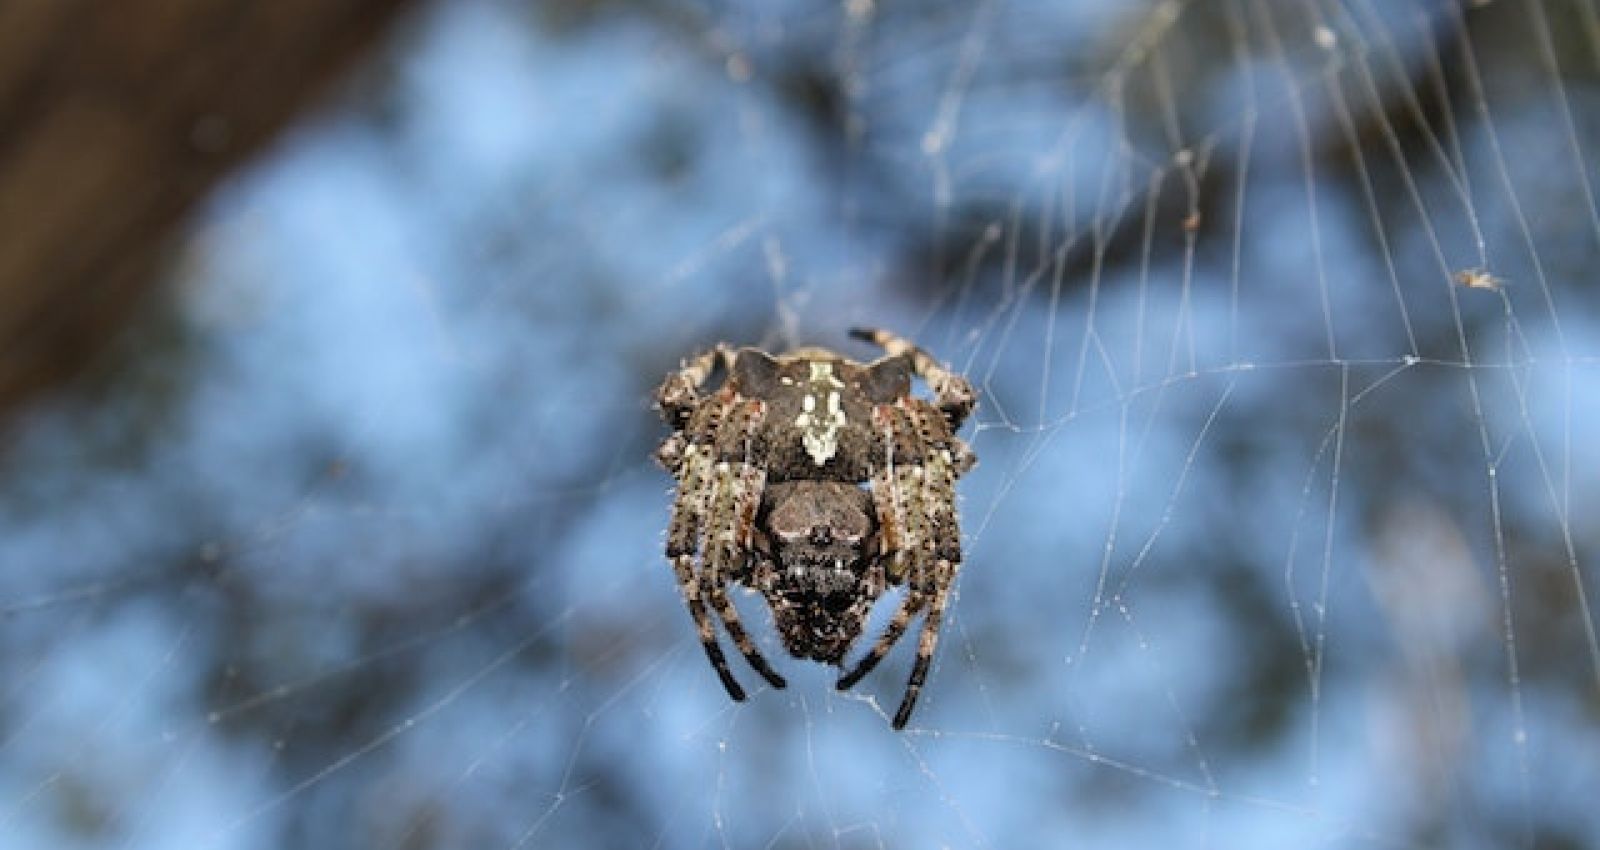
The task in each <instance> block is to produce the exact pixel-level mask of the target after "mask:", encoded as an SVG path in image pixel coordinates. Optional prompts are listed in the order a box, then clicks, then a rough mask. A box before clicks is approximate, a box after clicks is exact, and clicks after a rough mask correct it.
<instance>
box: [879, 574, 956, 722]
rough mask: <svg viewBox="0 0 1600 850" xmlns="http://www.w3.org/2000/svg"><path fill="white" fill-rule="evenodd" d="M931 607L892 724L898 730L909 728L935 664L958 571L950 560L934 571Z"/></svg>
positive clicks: (923, 622)
mask: <svg viewBox="0 0 1600 850" xmlns="http://www.w3.org/2000/svg"><path fill="white" fill-rule="evenodd" d="M934 572H935V576H934V586H935V589H934V591H933V594H932V596H933V600H932V606H931V607H930V608H929V609H928V616H927V618H926V619H924V620H923V621H922V634H921V635H920V636H918V638H917V660H916V662H915V663H914V664H912V666H911V679H910V681H909V682H907V683H906V695H905V697H904V698H902V699H901V700H900V709H899V710H898V711H896V712H895V713H894V720H893V721H892V722H891V723H890V725H891V726H893V727H894V728H896V729H904V728H906V721H908V720H910V719H911V710H912V709H914V708H916V707H917V697H918V696H919V695H920V694H921V693H922V683H923V681H924V680H926V679H927V678H928V668H929V666H931V665H932V663H933V651H934V649H935V648H936V647H938V645H939V626H940V625H941V624H942V623H943V622H944V610H945V606H946V605H948V604H949V603H950V582H951V579H952V578H953V577H954V575H955V568H954V565H952V564H951V563H950V562H949V561H940V562H939V563H938V565H937V566H936V567H935V568H934Z"/></svg>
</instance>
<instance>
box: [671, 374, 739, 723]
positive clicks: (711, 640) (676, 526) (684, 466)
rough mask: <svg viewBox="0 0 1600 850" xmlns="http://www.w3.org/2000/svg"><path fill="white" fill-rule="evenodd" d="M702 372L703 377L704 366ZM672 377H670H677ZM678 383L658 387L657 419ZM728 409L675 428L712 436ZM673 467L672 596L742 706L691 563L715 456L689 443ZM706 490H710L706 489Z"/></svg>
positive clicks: (714, 409) (704, 412) (703, 411)
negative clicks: (674, 588) (675, 591)
mask: <svg viewBox="0 0 1600 850" xmlns="http://www.w3.org/2000/svg"><path fill="white" fill-rule="evenodd" d="M716 351H717V350H716V349H714V350H713V351H712V352H708V353H707V354H706V355H702V356H701V357H699V358H696V360H695V361H694V364H698V363H702V362H705V363H709V362H710V359H711V358H714V357H715V356H716ZM694 364H691V366H689V367H685V370H684V372H683V373H678V375H683V374H685V373H689V372H690V370H691V369H692V368H693V367H694ZM705 373H709V367H707V368H706V370H705ZM705 373H701V374H699V375H698V376H697V375H694V374H688V375H687V376H686V378H685V379H686V380H689V381H693V380H695V378H696V377H698V379H699V380H701V381H703V380H704V377H705ZM678 375H675V376H674V377H677V376H678ZM683 387H684V384H682V383H676V384H675V383H674V378H668V380H667V383H665V384H663V385H662V387H661V390H660V393H659V395H658V398H659V399H660V402H661V406H662V413H663V415H667V414H668V412H669V404H671V403H672V402H671V400H670V399H671V394H672V393H674V392H676V391H678V390H680V389H682V388H683ZM697 389H698V384H695V383H690V384H689V385H688V387H687V392H688V393H689V396H690V397H691V398H692V397H694V396H695V395H697ZM731 407H732V404H731V399H730V401H729V402H725V403H713V404H708V405H705V406H704V407H702V408H699V410H698V412H697V415H696V416H694V418H693V421H687V422H684V423H682V425H680V426H678V427H685V428H686V429H687V430H688V431H690V432H691V433H696V434H705V433H711V434H718V433H720V432H721V431H722V428H723V425H724V424H725V422H726V421H727V419H728V418H730V417H728V415H727V414H728V413H729V412H730V409H731ZM675 459H676V461H677V465H676V467H675V468H673V470H672V472H673V475H674V477H676V478H677V479H678V493H677V498H676V499H675V502H674V504H673V510H672V523H671V525H670V526H668V529H667V557H668V558H669V559H670V560H671V561H672V567H673V573H674V575H675V576H676V578H677V581H678V592H679V593H680V594H681V595H682V596H683V599H684V603H685V604H686V605H687V606H688V608H689V616H691V617H693V618H694V623H695V628H696V631H697V633H698V634H699V637H700V645H701V647H702V648H704V649H705V653H706V658H707V659H708V660H709V661H710V662H711V667H712V669H714V670H715V671H716V673H717V678H718V679H721V680H722V686H723V688H724V689H726V690H727V692H728V696H729V697H731V698H733V700H734V701H735V702H743V701H744V688H742V687H740V686H739V682H738V680H736V679H735V678H734V677H733V671H731V670H729V669H728V661H727V658H726V657H724V655H723V654H722V647H721V646H720V645H719V644H718V643H717V633H716V627H715V625H714V624H713V623H712V622H711V617H710V615H709V613H708V612H707V610H706V605H705V601H704V600H703V599H702V598H701V597H702V593H703V585H702V582H701V580H700V578H699V577H698V575H697V571H696V570H695V560H696V557H697V556H698V555H699V554H700V552H701V549H702V546H701V539H702V537H703V532H704V527H705V524H706V518H707V513H708V511H709V510H710V508H711V507H712V504H711V503H712V498H711V496H712V490H711V487H712V486H714V485H712V482H713V481H714V480H715V477H716V467H717V464H716V455H715V453H714V450H713V447H711V446H707V445H703V444H701V443H699V442H697V441H695V440H694V439H693V438H690V439H689V441H688V442H687V444H686V445H684V446H683V447H682V449H681V451H679V452H678V453H677V455H676V457H675ZM708 485H710V486H708Z"/></svg>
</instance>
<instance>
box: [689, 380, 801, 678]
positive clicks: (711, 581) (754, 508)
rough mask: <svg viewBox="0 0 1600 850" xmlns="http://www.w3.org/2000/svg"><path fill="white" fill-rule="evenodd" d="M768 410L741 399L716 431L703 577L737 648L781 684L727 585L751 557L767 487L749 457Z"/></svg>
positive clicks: (762, 673)
mask: <svg viewBox="0 0 1600 850" xmlns="http://www.w3.org/2000/svg"><path fill="white" fill-rule="evenodd" d="M765 415H766V405H765V404H764V403H762V402H761V401H760V400H757V399H741V400H739V401H737V402H736V403H735V406H734V408H733V411H732V414H731V415H730V416H728V417H727V418H726V419H725V420H724V423H723V425H722V427H721V429H719V431H718V433H717V449H716V452H717V455H718V457H717V463H716V467H715V473H714V476H713V478H712V481H713V482H714V484H713V487H712V493H711V499H710V502H711V504H710V508H709V515H708V517H707V519H708V522H707V525H708V526H709V529H710V533H708V534H707V535H706V540H705V543H704V548H703V549H702V554H701V570H702V572H701V577H702V580H703V581H704V583H705V590H706V593H707V595H708V597H709V598H710V600H711V604H712V606H713V607H714V609H715V610H716V612H717V616H718V617H719V618H721V620H722V625H723V627H724V628H725V629H727V631H728V636H729V637H730V638H732V639H733V643H734V645H735V646H737V647H738V649H739V653H740V654H741V655H743V656H744V658H745V660H746V661H748V662H749V663H750V666H751V667H752V668H754V669H755V671H756V672H757V673H759V674H761V678H763V679H766V680H767V683H768V684H770V685H772V686H773V687H774V688H782V687H785V686H786V685H787V684H788V683H787V682H785V681H784V679H783V677H782V676H779V675H778V674H777V673H776V672H775V671H774V670H773V669H772V667H771V666H770V665H769V664H767V660H766V658H765V657H763V656H762V655H761V652H760V650H758V649H756V646H755V643H754V642H752V641H751V640H750V635H749V633H748V632H746V631H745V628H744V623H743V622H742V621H741V620H740V619H739V612H738V610H737V609H736V608H734V607H733V601H732V600H730V599H729V598H728V594H727V592H726V590H725V588H726V586H727V584H728V582H730V581H732V580H734V578H735V576H736V575H738V573H739V572H740V571H741V569H742V568H743V567H744V565H745V560H746V559H747V558H748V557H749V552H750V549H751V545H752V543H753V541H754V538H755V524H756V513H757V512H758V511H759V510H760V507H761V497H762V493H763V492H765V490H766V480H767V478H766V473H765V471H763V470H762V468H761V467H760V466H758V465H756V464H754V463H752V462H751V461H752V457H751V449H752V448H753V443H754V441H755V435H756V432H757V431H758V429H759V428H760V427H761V423H762V421H763V419H764V417H765Z"/></svg>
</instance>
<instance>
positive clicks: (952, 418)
mask: <svg viewBox="0 0 1600 850" xmlns="http://www.w3.org/2000/svg"><path fill="white" fill-rule="evenodd" d="M850 336H852V337H854V338H856V339H859V340H865V341H866V342H870V343H872V344H873V345H876V346H878V347H879V348H882V349H883V350H884V351H885V352H887V353H888V355H889V356H890V357H900V356H909V357H910V358H911V369H912V371H914V372H916V373H917V377H919V378H921V379H922V380H924V381H927V382H928V386H929V387H930V388H931V389H932V390H933V394H934V395H935V396H936V397H937V398H936V402H935V403H936V404H937V405H938V407H939V410H940V412H942V413H943V414H944V417H945V420H946V421H947V422H948V423H949V424H950V430H951V431H955V430H956V429H958V428H960V427H961V423H963V422H965V421H967V416H968V415H969V414H971V413H972V408H973V407H974V406H976V405H977V403H978V394H977V392H976V391H975V390H973V389H972V384H971V383H970V382H968V381H967V379H966V378H963V377H961V376H960V375H957V374H956V373H954V372H952V371H950V370H949V369H946V368H945V367H944V366H943V365H941V364H940V363H939V361H937V360H935V359H933V355H931V354H929V353H928V352H926V351H923V350H922V349H921V348H919V347H918V346H917V345H916V343H913V342H911V341H909V340H907V339H905V338H903V337H900V336H897V335H895V334H893V333H890V332H889V331H886V330H883V329H881V328H851V329H850Z"/></svg>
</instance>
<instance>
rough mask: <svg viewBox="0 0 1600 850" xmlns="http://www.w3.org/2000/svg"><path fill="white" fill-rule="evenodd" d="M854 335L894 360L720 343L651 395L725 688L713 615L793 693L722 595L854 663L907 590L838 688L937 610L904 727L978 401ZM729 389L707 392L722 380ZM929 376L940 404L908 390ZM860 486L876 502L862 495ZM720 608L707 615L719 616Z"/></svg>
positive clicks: (903, 356) (674, 543)
mask: <svg viewBox="0 0 1600 850" xmlns="http://www.w3.org/2000/svg"><path fill="white" fill-rule="evenodd" d="M850 333H851V336H853V337H856V338H857V339H862V340H866V341H868V342H872V343H874V344H876V345H878V346H880V347H881V348H883V350H884V351H885V352H886V354H885V355H884V356H883V357H881V358H880V359H878V360H875V361H872V362H871V363H860V362H857V361H854V360H851V359H849V358H847V357H843V356H841V355H838V354H835V353H833V352H831V351H828V350H826V349H821V348H801V349H798V350H796V351H793V352H790V353H788V354H782V355H777V356H774V355H771V354H768V353H766V352H763V351H760V350H758V349H754V348H740V349H737V350H735V349H732V348H729V347H727V346H721V345H719V346H717V347H715V348H713V349H711V350H710V351H707V352H705V353H703V354H700V355H698V356H696V357H694V358H693V359H691V360H689V361H688V362H686V363H685V364H684V366H683V368H681V369H679V370H678V371H676V372H673V373H672V374H670V375H668V376H667V379H666V380H665V381H664V382H663V383H662V385H661V388H660V389H659V390H658V391H657V393H656V403H657V405H658V406H659V407H660V410H661V415H662V418H664V419H665V420H666V422H667V424H668V425H670V426H672V428H673V433H672V435H671V436H669V437H668V438H667V439H666V441H665V442H664V443H662V444H661V447H660V449H659V450H657V452H656V458H657V460H659V461H660V462H661V465H662V466H663V467H665V468H666V469H667V471H668V472H671V473H672V474H673V476H674V477H675V478H676V479H677V482H678V486H677V496H676V499H675V501H674V504H673V508H672V520H671V524H670V526H669V527H668V530H667V559H668V560H669V561H671V562H672V566H673V570H674V572H675V573H676V575H677V579H678V587H679V590H680V591H681V592H682V593H683V597H684V601H685V602H686V603H687V604H688V606H689V613H690V615H691V616H693V617H694V621H695V625H696V627H697V628H698V629H699V635H700V643H701V645H702V646H704V647H705V651H706V656H707V657H708V658H709V659H710V660H711V666H712V668H713V669H715V670H716V672H717V676H718V677H720V678H721V679H722V684H723V687H725V688H727V691H728V695H729V696H731V697H733V699H735V700H743V699H744V689H743V688H742V687H740V685H739V683H738V681H737V680H735V679H734V677H733V673H732V672H731V671H730V670H729V669H728V663H727V660H726V659H725V658H724V657H723V654H722V648H721V645H720V644H719V642H718V640H717V634H716V628H715V625H714V624H713V622H712V619H711V615H710V612H711V611H715V612H716V615H717V617H718V618H719V619H720V620H721V622H722V625H723V627H724V628H725V629H726V630H727V632H728V636H729V637H730V638H732V639H733V643H734V645H735V646H736V647H738V649H739V652H740V653H741V654H742V655H744V657H745V659H746V660H747V661H748V662H749V663H750V666H751V667H752V668H754V669H755V671H756V672H757V673H759V674H760V675H761V677H762V678H763V679H765V680H766V681H767V683H768V684H770V685H772V686H773V687H774V688H782V687H784V685H785V682H784V680H783V677H782V676H779V675H778V674H777V673H776V672H775V671H774V670H773V669H772V667H771V666H770V665H769V664H768V663H767V661H766V659H765V658H764V657H762V655H761V652H760V651H759V650H758V649H756V647H755V644H754V643H753V642H752V641H751V640H750V635H749V633H748V632H747V631H746V630H745V628H744V625H743V624H742V623H741V622H740V619H739V614H738V612H737V611H736V610H735V609H734V607H733V603H732V601H731V600H730V599H729V598H728V593H727V587H728V585H729V584H730V583H737V584H740V585H743V586H745V587H748V588H751V589H753V590H756V591H757V592H759V593H760V594H761V595H762V596H763V597H764V598H765V599H766V601H767V605H768V606H769V607H770V608H771V610H772V618H773V622H774V624H775V626H776V628H777V630H778V633H779V635H780V636H781V638H782V639H783V643H784V647H785V649H787V650H788V652H789V654H790V655H792V656H794V657H796V658H803V659H810V660H813V661H821V662H824V663H827V664H834V665H839V666H843V662H844V657H845V654H846V653H847V652H848V651H849V649H850V647H851V645H852V644H853V643H855V640H856V638H858V637H859V636H860V635H861V632H862V629H863V628H864V626H865V624H866V619H867V614H868V612H869V611H870V610H871V608H872V605H873V603H874V602H876V601H877V599H878V597H880V596H881V595H883V593H884V591H885V590H887V589H888V588H889V587H890V586H895V585H902V584H903V585H906V587H907V591H908V592H907V594H906V598H905V601H904V602H903V603H902V604H901V605H900V607H899V609H898V610H897V611H896V612H895V614H894V616H893V618H892V619H890V621H889V624H888V626H887V627H886V628H885V630H884V633H883V635H882V636H881V637H879V639H878V641H877V643H876V644H874V645H873V647H872V648H871V649H870V650H869V651H868V652H867V654H866V655H865V656H863V657H862V658H861V659H860V660H859V661H857V662H856V664H855V666H854V667H852V668H851V669H850V670H849V671H848V672H846V673H844V674H843V675H842V676H841V677H840V679H839V682H838V686H839V688H840V689H841V690H843V689H846V688H849V687H851V686H853V685H854V684H855V683H856V682H858V681H860V680H861V678H862V677H863V676H865V675H866V674H867V673H868V672H869V671H871V670H872V669H873V667H875V666H877V664H878V662H879V661H881V660H882V659H883V657H884V656H885V655H886V654H888V652H889V650H890V649H891V648H892V647H893V646H894V644H895V643H896V642H897V641H898V640H899V639H900V638H901V637H902V636H903V635H904V634H905V632H906V630H907V628H908V627H909V626H910V624H911V620H912V619H913V618H914V617H916V616H917V615H918V614H926V617H925V619H924V621H923V626H922V633H921V637H920V639H919V640H918V643H917V658H916V662H915V664H914V665H913V666H912V670H911V678H910V681H909V683H908V684H907V686H906V692H905V696H904V698H903V699H902V701H901V703H900V708H899V710H898V711H896V712H895V716H894V721H893V724H894V728H896V729H901V728H904V727H905V725H906V721H907V720H909V719H910V717H911V711H912V709H913V708H914V707H915V706H916V703H917V696H918V694H919V693H920V692H921V690H922V685H923V681H924V680H925V679H926V677H927V674H928V667H929V664H930V663H931V662H932V660H933V652H934V649H935V647H936V646H937V644H938V640H939V627H940V624H941V623H942V621H943V618H944V614H945V609H946V606H947V605H948V604H949V599H950V590H951V588H952V586H953V585H954V583H955V577H956V572H957V571H958V570H959V569H960V566H961V531H960V526H959V523H958V520H957V516H956V507H955V482H956V479H957V478H959V477H960V476H961V475H962V474H963V473H965V472H966V471H967V470H969V469H971V468H972V465H973V464H974V463H975V462H976V460H977V458H976V457H975V456H974V455H973V453H972V451H971V449H969V448H968V447H967V444H966V443H965V442H963V441H962V440H961V439H960V438H958V437H957V436H956V435H955V432H956V431H957V430H958V429H959V428H960V427H961V424H962V423H963V422H964V421H966V418H967V416H968V415H969V414H970V413H972V409H973V406H974V405H975V404H976V403H977V394H976V392H975V391H974V390H973V388H972V385H971V384H970V383H968V382H967V380H966V379H965V378H963V377H961V376H960V375H956V374H954V373H952V372H951V371H950V370H948V369H946V368H945V367H944V366H942V365H940V364H939V363H938V362H937V361H935V360H934V359H933V358H932V357H931V356H929V355H928V354H927V353H926V352H924V351H923V350H922V349H920V348H918V347H917V346H916V345H914V344H912V343H910V342H908V341H906V340H904V339H902V338H900V337H898V336H895V335H894V334H891V333H888V332H887V331H882V330H864V329H856V330H852V331H851V332H850ZM719 366H720V367H721V368H722V370H723V372H724V373H725V377H724V379H723V382H722V384H721V385H720V386H719V387H717V388H715V389H714V390H710V389H708V387H707V383H708V382H709V381H710V379H711V376H712V374H713V372H714V371H716V369H717V367H719ZM913 376H916V377H920V378H922V379H923V380H924V381H926V382H927V384H928V386H929V388H930V389H932V391H933V394H934V398H933V399H931V400H930V399H924V398H919V397H916V396H913V395H912V394H911V379H912V377H913ZM863 485H865V489H863ZM708 609H709V610H708Z"/></svg>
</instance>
